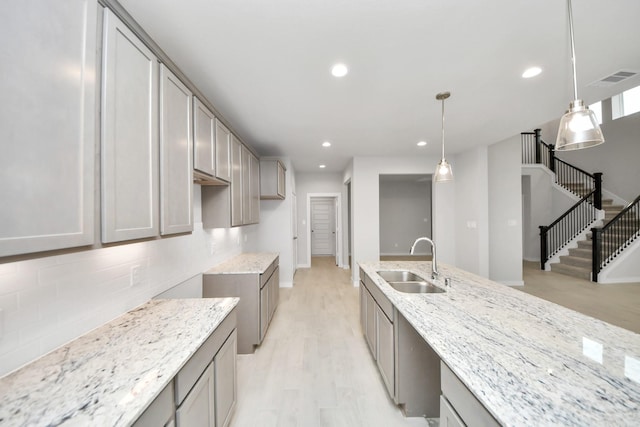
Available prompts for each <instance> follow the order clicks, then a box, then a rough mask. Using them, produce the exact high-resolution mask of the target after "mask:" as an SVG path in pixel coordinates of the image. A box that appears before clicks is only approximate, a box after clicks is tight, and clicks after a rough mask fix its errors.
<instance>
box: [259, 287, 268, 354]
mask: <svg viewBox="0 0 640 427" xmlns="http://www.w3.org/2000/svg"><path fill="white" fill-rule="evenodd" d="M267 326H269V285H268V284H265V285H264V286H263V288H262V289H260V342H262V340H263V339H264V336H265V334H266V333H267Z"/></svg>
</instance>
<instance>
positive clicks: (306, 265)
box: [296, 264, 311, 268]
mask: <svg viewBox="0 0 640 427" xmlns="http://www.w3.org/2000/svg"><path fill="white" fill-rule="evenodd" d="M296 268H311V264H298V265H297V266H296Z"/></svg>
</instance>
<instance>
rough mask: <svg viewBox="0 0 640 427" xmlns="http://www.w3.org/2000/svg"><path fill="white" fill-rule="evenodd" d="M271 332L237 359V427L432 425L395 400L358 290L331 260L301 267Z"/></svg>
mask: <svg viewBox="0 0 640 427" xmlns="http://www.w3.org/2000/svg"><path fill="white" fill-rule="evenodd" d="M294 283H295V285H294V287H293V288H282V289H280V303H279V306H278V309H277V310H276V313H275V315H274V317H273V320H272V322H271V325H270V327H269V330H268V331H267V335H266V337H265V339H264V341H263V343H262V345H261V346H260V347H258V348H257V350H256V352H255V353H254V354H252V355H239V356H238V404H237V407H236V410H235V414H234V416H233V419H232V421H231V426H232V427H262V426H287V427H288V426H292V427H293V426H298V427H303V426H304V427H306V426H311V427H321V426H322V427H324V426H327V427H329V426H331V427H333V426H335V427H357V426H362V427H370V426H371V427H377V426H379V427H395V426H427V425H428V424H427V422H426V420H425V419H422V418H404V417H403V415H402V413H401V412H400V410H399V409H398V408H397V407H396V406H395V404H394V403H393V401H392V400H391V399H389V397H388V395H387V392H386V390H385V388H384V385H383V383H382V379H381V378H380V375H379V373H378V371H377V367H376V365H375V362H374V360H373V358H372V357H371V354H370V353H369V350H368V348H367V346H366V344H365V341H364V338H363V336H362V331H361V329H360V323H359V297H358V289H357V288H354V287H353V286H352V285H351V283H350V271H349V270H344V269H341V268H338V267H336V266H335V265H334V259H333V258H331V257H314V258H313V259H312V263H311V268H310V269H298V271H297V273H296V276H295V280H294Z"/></svg>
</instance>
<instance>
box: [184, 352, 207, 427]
mask: <svg viewBox="0 0 640 427" xmlns="http://www.w3.org/2000/svg"><path fill="white" fill-rule="evenodd" d="M213 365H214V362H211V363H210V364H209V365H208V366H207V368H206V369H205V370H204V372H203V373H202V376H201V377H200V379H198V381H197V382H196V384H195V385H194V386H193V388H192V389H191V391H190V392H189V394H188V395H187V397H186V398H185V399H184V401H183V402H182V405H180V407H179V408H178V409H177V410H176V425H177V427H215V408H214V375H213V370H214V367H213Z"/></svg>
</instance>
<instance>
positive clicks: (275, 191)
mask: <svg viewBox="0 0 640 427" xmlns="http://www.w3.org/2000/svg"><path fill="white" fill-rule="evenodd" d="M286 172H287V169H286V168H285V167H284V165H283V164H282V162H280V160H261V161H260V198H261V199H266V200H269V199H276V200H277V199H280V200H281V199H284V198H285V197H286V195H287V193H286V181H285V179H286Z"/></svg>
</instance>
